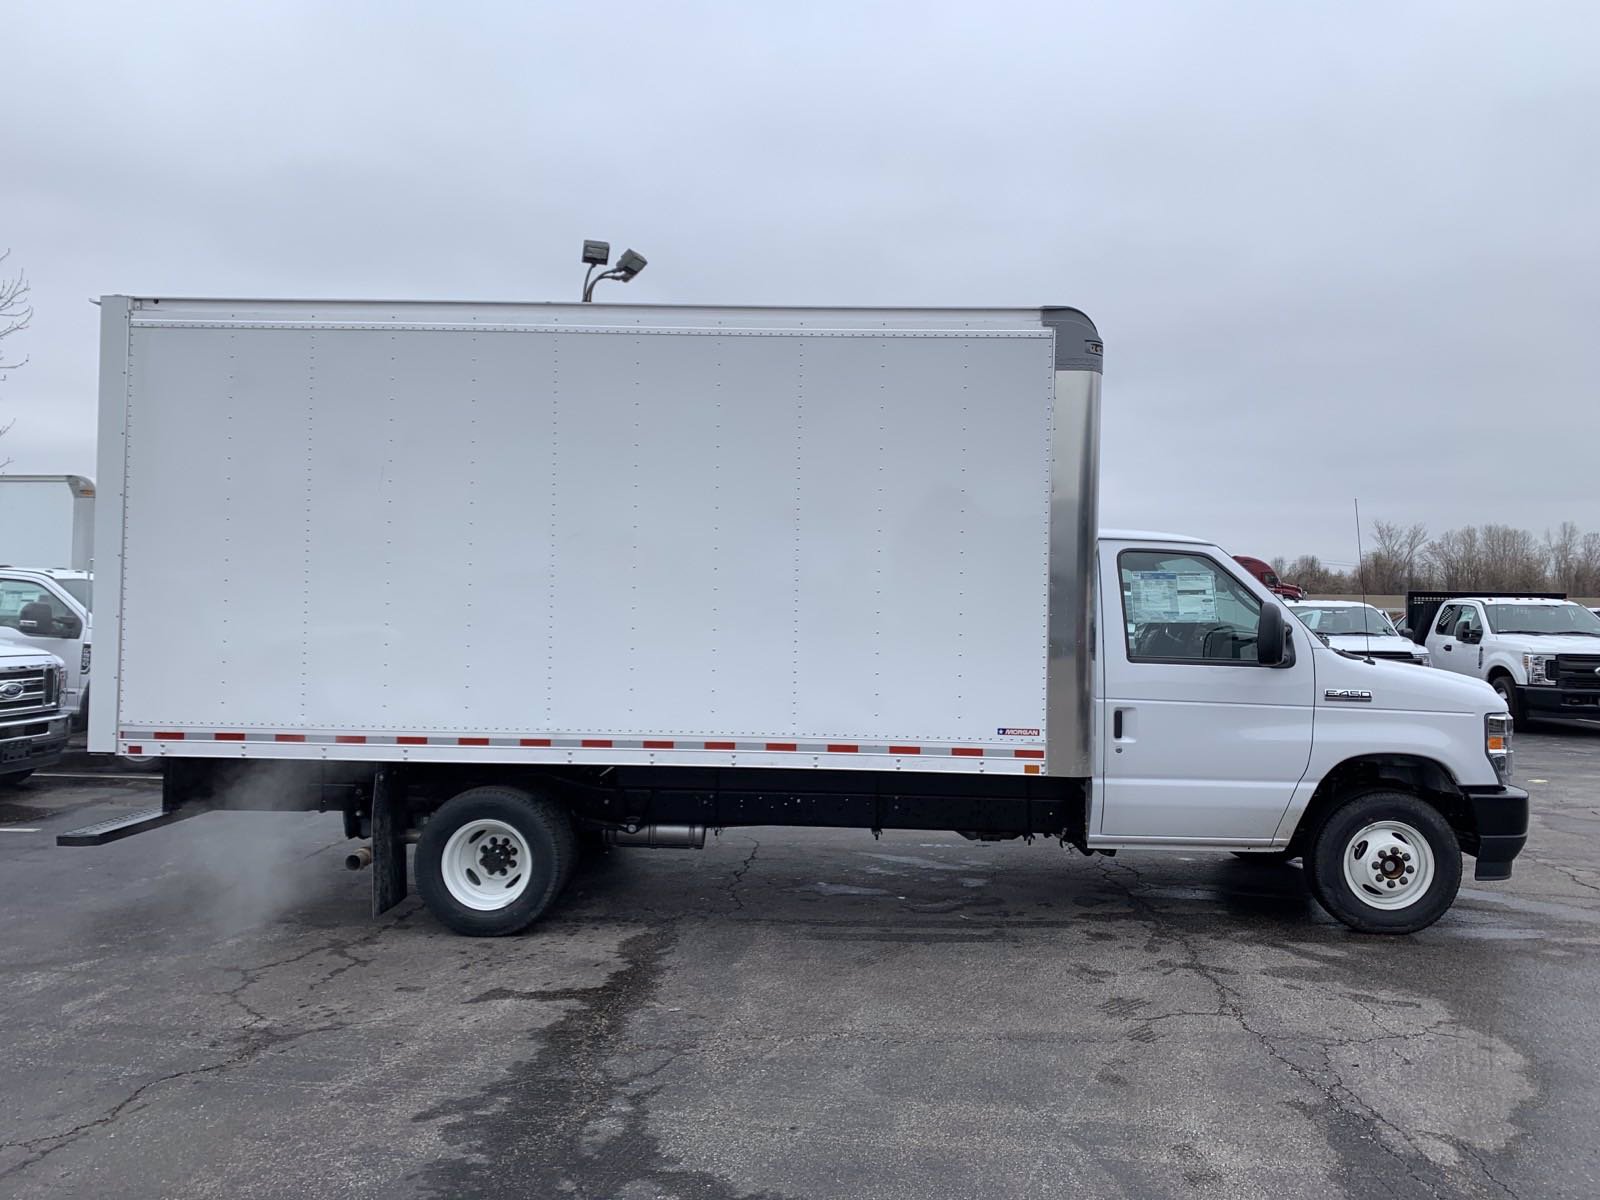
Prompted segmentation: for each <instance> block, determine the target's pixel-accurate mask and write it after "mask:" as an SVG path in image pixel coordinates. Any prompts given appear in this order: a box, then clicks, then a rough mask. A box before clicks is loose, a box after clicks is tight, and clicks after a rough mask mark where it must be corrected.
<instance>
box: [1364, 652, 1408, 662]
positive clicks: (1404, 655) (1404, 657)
mask: <svg viewBox="0 0 1600 1200" xmlns="http://www.w3.org/2000/svg"><path fill="white" fill-rule="evenodd" d="M1357 653H1360V654H1362V656H1363V657H1366V653H1365V651H1358V652H1357ZM1371 657H1373V658H1392V659H1394V661H1395V662H1412V661H1414V660H1413V659H1412V657H1411V652H1410V651H1409V650H1374V651H1372V655H1371Z"/></svg>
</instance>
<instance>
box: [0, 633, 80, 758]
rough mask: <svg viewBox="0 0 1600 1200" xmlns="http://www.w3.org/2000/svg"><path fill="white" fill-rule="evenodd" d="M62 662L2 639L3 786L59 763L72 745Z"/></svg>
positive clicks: (0, 733)
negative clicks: (68, 735) (69, 734)
mask: <svg viewBox="0 0 1600 1200" xmlns="http://www.w3.org/2000/svg"><path fill="white" fill-rule="evenodd" d="M63 675H64V671H63V668H62V663H61V660H60V659H59V658H57V657H56V656H55V655H53V654H48V653H45V652H43V651H41V650H39V649H37V648H36V647H34V646H30V645H26V644H24V643H22V642H18V641H14V640H12V639H10V638H4V637H0V787H10V786H12V785H14V784H18V783H21V782H22V781H23V780H24V779H26V778H27V777H28V776H29V775H32V774H33V773H34V771H36V770H38V769H39V768H40V767H47V766H50V765H52V764H54V763H55V762H57V761H59V760H60V758H61V755H62V752H63V751H64V750H65V749H66V745H67V733H68V730H67V726H68V724H69V716H68V710H67V709H66V707H65V706H64V705H63V703H62V699H63V693H62V679H63Z"/></svg>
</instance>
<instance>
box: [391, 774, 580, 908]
mask: <svg viewBox="0 0 1600 1200" xmlns="http://www.w3.org/2000/svg"><path fill="white" fill-rule="evenodd" d="M577 854H578V847H577V837H576V835H575V834H574V833H573V830H572V819H571V817H569V816H568V815H567V811H566V809H564V808H562V807H561V806H560V805H559V804H556V803H555V802H554V801H551V800H548V799H545V798H544V797H542V796H534V795H530V794H529V793H528V792H524V791H520V790H519V789H517V788H509V787H476V788H470V789H468V790H467V791H465V792H462V793H461V794H460V795H458V796H454V797H452V798H451V799H449V800H447V801H445V803H444V804H442V805H440V807H439V809H438V811H436V812H435V813H434V814H433V815H432V816H431V817H429V818H428V821H427V823H426V824H425V825H424V826H423V827H422V836H421V838H419V839H418V841H417V858H416V875H417V891H418V892H419V893H420V894H421V896H422V899H423V902H424V903H425V904H427V906H428V910H429V911H430V912H432V913H433V915H434V916H435V917H437V918H438V919H439V921H440V923H442V924H444V925H447V926H449V927H450V928H451V929H453V930H455V932H457V933H464V934H467V935H469V936H471V937H504V936H505V935H506V934H511V933H519V932H521V931H522V930H523V929H526V928H527V927H528V926H529V925H531V924H533V923H534V922H535V921H537V920H538V919H539V918H540V917H541V916H543V915H544V913H545V912H546V910H548V909H549V907H550V905H551V904H552V903H554V901H555V898H556V897H557V896H558V895H560V894H561V889H562V888H564V887H565V886H566V884H567V880H568V879H569V878H571V876H572V867H573V864H574V863H575V862H576V861H577Z"/></svg>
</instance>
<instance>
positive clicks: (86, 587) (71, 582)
mask: <svg viewBox="0 0 1600 1200" xmlns="http://www.w3.org/2000/svg"><path fill="white" fill-rule="evenodd" d="M56 582H57V583H59V584H60V585H61V586H62V587H63V588H65V589H66V592H67V594H68V595H69V596H71V597H72V598H73V599H74V600H76V601H77V602H78V603H79V604H81V605H83V607H84V611H85V612H93V611H94V605H93V604H92V603H90V600H91V599H92V597H93V595H94V580H92V579H58V580H56Z"/></svg>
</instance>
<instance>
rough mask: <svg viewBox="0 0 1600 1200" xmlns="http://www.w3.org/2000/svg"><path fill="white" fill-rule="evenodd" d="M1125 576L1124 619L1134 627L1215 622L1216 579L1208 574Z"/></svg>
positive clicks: (1128, 574)
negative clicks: (1127, 586)
mask: <svg viewBox="0 0 1600 1200" xmlns="http://www.w3.org/2000/svg"><path fill="white" fill-rule="evenodd" d="M1126 575H1127V577H1128V584H1129V588H1128V620H1129V621H1130V622H1132V623H1133V624H1135V625H1146V624H1149V623H1151V622H1154V621H1184V622H1197V621H1215V620H1216V619H1217V580H1216V576H1214V575H1212V574H1211V573H1210V572H1209V571H1202V572H1194V573H1190V572H1183V573H1181V574H1180V573H1179V572H1177V571H1129V572H1126Z"/></svg>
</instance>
